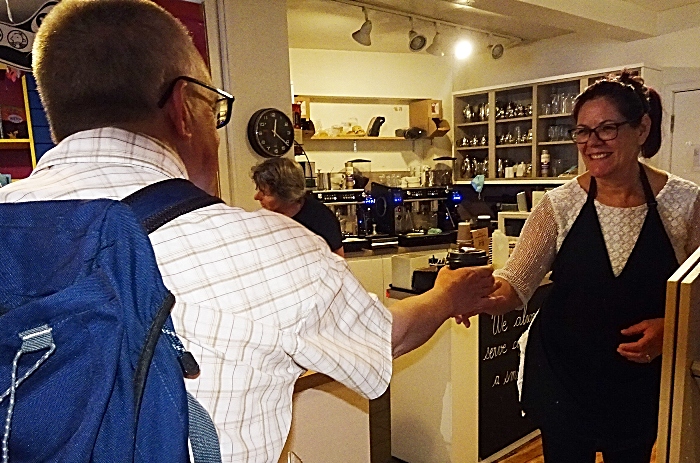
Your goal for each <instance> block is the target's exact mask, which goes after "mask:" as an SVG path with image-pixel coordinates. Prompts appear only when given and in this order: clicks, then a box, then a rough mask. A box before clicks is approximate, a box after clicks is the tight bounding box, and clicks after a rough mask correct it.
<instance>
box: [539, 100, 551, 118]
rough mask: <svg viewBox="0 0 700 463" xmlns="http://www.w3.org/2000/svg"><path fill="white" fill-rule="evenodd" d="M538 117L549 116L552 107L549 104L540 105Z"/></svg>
mask: <svg viewBox="0 0 700 463" xmlns="http://www.w3.org/2000/svg"><path fill="white" fill-rule="evenodd" d="M540 113H541V114H540V115H549V114H551V113H552V105H551V104H549V103H542V105H541V106H540Z"/></svg>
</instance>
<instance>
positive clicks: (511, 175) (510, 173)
mask: <svg viewBox="0 0 700 463" xmlns="http://www.w3.org/2000/svg"><path fill="white" fill-rule="evenodd" d="M506 178H515V171H514V169H513V168H512V167H506Z"/></svg>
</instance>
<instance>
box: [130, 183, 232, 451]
mask: <svg viewBox="0 0 700 463" xmlns="http://www.w3.org/2000/svg"><path fill="white" fill-rule="evenodd" d="M122 202H123V203H125V204H127V205H128V206H130V207H131V209H132V211H133V213H134V215H136V218H137V219H138V220H139V222H141V225H142V226H143V228H144V229H145V230H146V232H147V233H149V234H150V233H152V232H154V231H156V230H157V229H158V228H160V227H162V226H163V225H165V224H166V223H168V222H170V221H171V220H173V219H175V218H177V217H179V216H181V215H184V214H187V213H188V212H192V211H194V210H196V209H200V208H202V207H206V206H210V205H212V204H218V203H223V201H222V200H221V199H220V198H217V197H215V196H211V195H210V194H208V193H207V192H205V191H204V190H201V189H200V188H198V187H197V186H195V185H194V184H193V183H192V182H190V181H189V180H185V179H182V178H173V179H168V180H163V181H161V182H157V183H153V184H151V185H148V186H146V187H144V188H141V189H140V190H138V191H136V192H134V193H132V194H130V195H129V196H127V197H126V198H124V199H122ZM171 297H172V296H171ZM173 302H174V299H173ZM172 306H173V304H172V303H170V304H164V310H162V311H159V314H158V315H160V316H161V318H162V316H164V315H166V314H169V313H170V309H171V308H172ZM161 312H162V313H161ZM156 318H157V320H155V321H154V323H153V324H152V326H151V329H150V330H149V333H148V337H147V340H146V345H145V346H144V350H143V351H142V352H141V355H140V357H139V362H138V365H137V377H139V376H143V377H142V378H140V379H139V380H138V381H137V384H136V391H137V392H136V395H137V402H140V395H141V392H142V390H143V385H145V381H146V378H145V375H146V374H147V373H146V372H147V371H148V365H150V363H151V358H152V356H153V351H154V350H155V343H156V342H157V341H158V338H159V337H160V334H161V331H163V329H162V328H161V327H162V326H163V322H164V321H165V320H164V319H163V320H158V318H159V317H158V316H156ZM165 331H166V332H168V330H165ZM169 333H171V334H170V337H172V338H175V340H176V341H177V342H176V343H175V344H176V345H174V346H173V347H174V348H175V350H176V351H177V352H178V360H179V361H180V365H181V366H182V368H183V372H184V373H185V375H187V374H188V368H187V366H186V364H187V361H189V360H191V361H192V362H194V365H195V367H196V372H197V374H198V373H199V366H198V365H196V361H195V360H194V357H192V354H190V353H189V352H186V351H185V349H184V347H183V346H182V343H180V340H179V339H177V336H175V333H174V332H169ZM170 342H171V344H173V340H172V339H171V340H170ZM149 345H150V347H149ZM178 345H179V348H178ZM183 351H184V352H183ZM183 359H184V360H185V362H184V363H183ZM139 371H143V374H142V375H138V372H139ZM138 383H142V384H141V387H139V384H138ZM136 409H137V410H138V409H139V407H138V406H137V408H136ZM187 411H188V416H189V438H190V445H191V447H192V456H193V457H194V461H195V463H221V451H220V447H219V438H218V436H217V434H216V427H215V426H214V422H213V421H212V419H211V417H210V416H209V413H207V411H206V410H205V409H204V407H202V405H201V404H200V403H199V402H197V399H195V398H194V397H193V396H192V395H191V394H190V393H189V392H188V393H187Z"/></svg>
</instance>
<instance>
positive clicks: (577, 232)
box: [522, 165, 678, 450]
mask: <svg viewBox="0 0 700 463" xmlns="http://www.w3.org/2000/svg"><path fill="white" fill-rule="evenodd" d="M639 168H640V178H641V181H642V185H643V188H644V194H645V197H646V203H647V208H648V209H647V215H646V218H645V220H644V224H643V225H642V229H641V232H640V234H639V237H638V238H637V241H636V243H635V246H634V249H633V251H632V254H631V255H630V257H629V259H628V261H627V264H626V265H625V267H624V269H623V271H622V273H620V275H618V276H617V277H616V276H615V275H614V273H613V269H612V266H611V264H610V259H609V257H608V252H607V248H606V247H605V241H604V238H603V232H602V230H601V228H600V222H599V221H598V214H597V212H596V209H595V204H594V199H595V197H596V191H597V189H596V181H595V178H593V177H591V183H590V187H589V191H588V199H587V201H586V204H585V205H584V206H583V208H582V209H581V212H580V213H579V215H578V217H577V218H576V221H575V222H574V224H573V226H572V228H571V230H570V231H569V234H568V235H567V236H566V238H565V239H564V242H563V243H562V246H561V249H560V250H559V252H558V254H557V256H556V258H555V260H554V264H553V265H552V276H551V279H552V280H553V281H554V285H553V288H552V291H551V293H550V294H549V297H548V298H547V300H546V301H545V303H544V304H543V306H542V308H541V309H540V311H539V313H538V315H537V317H536V318H535V320H534V321H533V324H532V327H531V328H530V335H529V339H528V344H527V349H526V354H525V371H524V383H523V394H522V405H523V410H525V412H526V413H527V414H528V416H530V417H531V418H532V419H533V421H534V422H535V423H537V424H538V425H539V426H541V427H543V428H546V427H547V426H549V427H555V428H560V427H565V429H569V430H572V431H573V432H575V433H576V434H578V435H579V436H580V437H583V438H586V439H592V440H595V441H596V442H597V443H598V446H599V447H600V450H603V449H609V450H614V449H616V448H625V447H626V446H629V445H634V444H635V443H636V442H639V441H641V440H645V439H654V436H655V435H656V427H657V416H658V411H659V387H660V378H661V357H657V358H656V359H654V360H653V361H652V362H651V363H648V364H639V363H635V362H632V361H630V360H627V359H625V358H624V357H622V356H621V355H620V354H619V353H618V352H617V350H616V349H617V347H618V345H619V344H620V343H622V342H630V341H631V340H633V339H631V338H629V337H626V336H623V335H622V334H621V333H620V330H622V329H623V328H627V327H630V326H632V325H634V324H636V323H638V322H641V321H642V320H647V319H650V318H660V317H663V316H664V306H665V295H666V280H668V278H669V277H670V276H671V275H672V274H673V272H674V271H675V270H676V269H677V268H678V261H677V260H676V256H675V253H674V250H673V246H672V245H671V241H670V240H669V238H668V235H667V234H666V230H665V229H664V225H663V223H662V221H661V217H660V216H659V213H658V211H657V208H656V199H655V198H654V194H653V192H652V190H651V187H650V185H649V181H648V179H647V176H646V173H645V172H644V168H643V167H642V166H641V165H640V166H639ZM638 338H639V337H636V338H635V339H634V340H636V339H638Z"/></svg>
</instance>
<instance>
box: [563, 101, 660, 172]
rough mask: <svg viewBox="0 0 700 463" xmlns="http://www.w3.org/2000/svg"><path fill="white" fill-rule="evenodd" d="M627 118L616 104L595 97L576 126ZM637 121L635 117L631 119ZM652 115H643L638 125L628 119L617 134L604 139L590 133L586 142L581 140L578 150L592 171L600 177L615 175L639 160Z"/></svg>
mask: <svg viewBox="0 0 700 463" xmlns="http://www.w3.org/2000/svg"><path fill="white" fill-rule="evenodd" d="M621 122H626V120H625V118H624V117H623V116H622V114H620V112H619V111H618V110H617V108H616V107H615V105H614V104H613V103H612V102H611V101H610V100H609V99H607V98H605V97H601V98H594V99H592V100H589V101H587V102H585V103H584V104H583V105H582V106H581V109H580V110H579V113H578V120H577V121H576V125H577V127H586V128H588V129H596V128H598V127H600V126H601V125H604V124H605V123H614V124H619V123H621ZM628 122H631V123H632V124H634V123H635V122H636V121H628ZM649 126H650V119H649V116H647V115H644V116H643V117H642V119H641V121H640V122H639V125H638V126H637V127H633V126H632V125H630V124H629V123H625V124H622V125H619V127H618V128H617V136H616V137H615V138H614V139H612V140H607V141H602V140H600V139H599V138H598V136H597V134H595V133H591V134H590V137H589V138H588V141H587V142H586V143H579V144H578V145H577V146H578V150H579V152H580V153H581V155H582V156H583V161H584V162H585V164H586V168H587V169H588V171H589V172H590V174H591V175H592V176H594V177H597V178H605V177H609V176H615V175H616V174H620V173H622V172H628V171H629V169H631V168H633V166H635V165H636V163H637V158H638V156H639V154H640V150H641V146H642V144H643V143H644V140H646V138H647V136H648V134H649Z"/></svg>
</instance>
